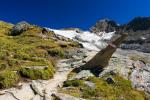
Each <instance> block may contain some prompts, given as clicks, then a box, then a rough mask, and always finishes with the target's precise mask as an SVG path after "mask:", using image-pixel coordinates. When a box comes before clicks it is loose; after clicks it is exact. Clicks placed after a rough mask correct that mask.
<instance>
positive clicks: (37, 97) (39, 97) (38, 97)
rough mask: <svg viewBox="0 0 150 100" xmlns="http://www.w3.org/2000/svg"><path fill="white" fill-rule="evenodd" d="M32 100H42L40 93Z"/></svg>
mask: <svg viewBox="0 0 150 100" xmlns="http://www.w3.org/2000/svg"><path fill="white" fill-rule="evenodd" d="M32 100H43V99H42V97H41V96H40V95H35V96H34V97H33V99H32Z"/></svg>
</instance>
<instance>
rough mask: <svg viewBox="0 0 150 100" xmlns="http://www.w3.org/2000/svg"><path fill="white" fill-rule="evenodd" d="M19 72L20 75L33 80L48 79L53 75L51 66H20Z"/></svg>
mask: <svg viewBox="0 0 150 100" xmlns="http://www.w3.org/2000/svg"><path fill="white" fill-rule="evenodd" d="M19 72H20V74H21V76H22V77H26V78H30V79H33V80H36V79H43V80H46V79H50V78H52V77H53V74H54V71H53V69H52V68H50V67H49V68H46V69H29V68H21V69H20V71H19Z"/></svg>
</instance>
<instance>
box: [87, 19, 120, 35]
mask: <svg viewBox="0 0 150 100" xmlns="http://www.w3.org/2000/svg"><path fill="white" fill-rule="evenodd" d="M117 27H118V25H117V23H116V22H115V21H113V20H109V19H103V20H100V21H98V22H97V23H96V25H94V26H92V27H91V28H90V31H91V32H93V33H99V32H107V33H108V32H113V31H115V30H116V28H117Z"/></svg>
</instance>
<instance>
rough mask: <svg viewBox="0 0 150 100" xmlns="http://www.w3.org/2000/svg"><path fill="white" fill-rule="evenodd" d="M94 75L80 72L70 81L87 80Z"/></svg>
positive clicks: (83, 71) (84, 71)
mask: <svg viewBox="0 0 150 100" xmlns="http://www.w3.org/2000/svg"><path fill="white" fill-rule="evenodd" d="M93 76H94V74H93V73H91V72H90V70H82V71H81V72H79V73H78V74H77V75H76V76H74V77H73V78H72V79H73V80H74V79H87V78H89V77H93Z"/></svg>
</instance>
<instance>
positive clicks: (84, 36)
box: [47, 28, 115, 51]
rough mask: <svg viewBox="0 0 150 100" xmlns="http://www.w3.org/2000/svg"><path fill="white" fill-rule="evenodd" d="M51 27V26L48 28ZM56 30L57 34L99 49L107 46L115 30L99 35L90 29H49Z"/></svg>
mask: <svg viewBox="0 0 150 100" xmlns="http://www.w3.org/2000/svg"><path fill="white" fill-rule="evenodd" d="M47 29H49V28H47ZM49 30H51V31H54V33H55V34H57V35H61V36H64V37H67V38H69V39H72V40H75V41H77V42H79V43H81V44H82V45H83V47H84V48H86V49H88V50H95V51H99V50H100V49H102V48H104V47H106V46H107V43H106V41H107V40H110V39H111V38H112V37H113V35H114V33H115V32H109V33H105V32H100V33H99V35H97V34H95V33H91V32H89V31H84V32H81V33H77V32H76V31H75V30H56V29H49Z"/></svg>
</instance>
